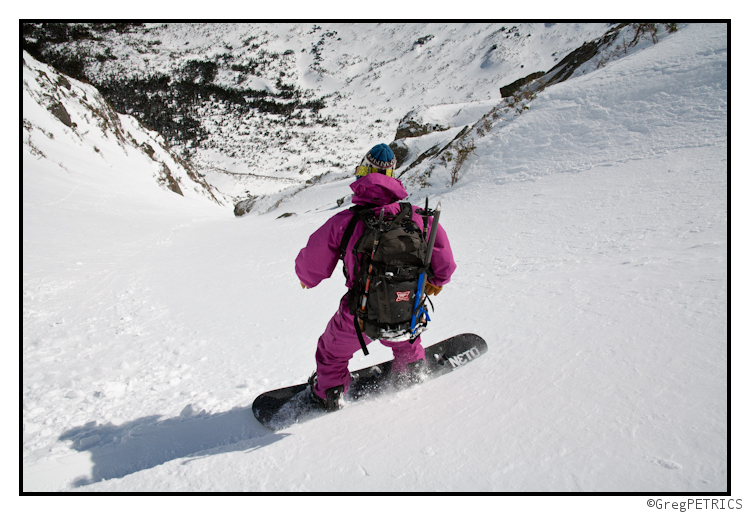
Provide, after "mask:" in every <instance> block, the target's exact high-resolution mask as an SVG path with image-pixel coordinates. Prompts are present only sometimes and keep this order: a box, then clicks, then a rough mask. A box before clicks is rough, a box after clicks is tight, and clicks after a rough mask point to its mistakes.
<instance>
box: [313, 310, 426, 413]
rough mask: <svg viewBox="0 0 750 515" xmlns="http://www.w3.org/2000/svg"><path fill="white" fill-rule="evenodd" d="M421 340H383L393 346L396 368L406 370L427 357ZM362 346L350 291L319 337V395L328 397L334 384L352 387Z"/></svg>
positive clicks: (317, 390) (367, 342)
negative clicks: (353, 369) (349, 303)
mask: <svg viewBox="0 0 750 515" xmlns="http://www.w3.org/2000/svg"><path fill="white" fill-rule="evenodd" d="M362 337H363V338H364V339H365V344H369V343H370V339H369V338H368V337H367V335H365V334H363V335H362ZM420 342H421V336H418V337H417V339H416V340H415V341H414V343H413V344H412V343H411V342H410V341H409V340H406V341H403V342H389V341H385V340H380V343H382V344H383V345H385V346H386V347H390V348H391V350H393V371H394V372H403V371H404V370H405V369H406V365H407V363H412V362H413V361H419V360H420V359H424V348H423V347H422V345H421V343H420ZM361 348H362V347H361V346H360V344H359V338H357V332H356V330H355V329H354V315H352V314H351V313H349V308H348V307H347V305H346V295H344V298H343V299H341V303H340V304H339V309H338V311H336V314H335V315H333V318H331V321H330V322H328V327H326V330H325V332H324V333H323V334H322V335H321V336H320V338H319V339H318V350H317V351H316V352H315V362H316V363H317V371H318V384H317V386H316V388H315V393H316V394H317V395H318V396H319V397H321V398H322V399H325V398H326V394H325V391H326V390H327V389H328V388H332V387H334V386H341V385H344V391H346V390H347V389H348V388H349V383H351V380H352V379H351V377H350V375H349V368H348V367H349V360H350V359H352V356H354V353H355V352H357V351H358V350H359V349H361Z"/></svg>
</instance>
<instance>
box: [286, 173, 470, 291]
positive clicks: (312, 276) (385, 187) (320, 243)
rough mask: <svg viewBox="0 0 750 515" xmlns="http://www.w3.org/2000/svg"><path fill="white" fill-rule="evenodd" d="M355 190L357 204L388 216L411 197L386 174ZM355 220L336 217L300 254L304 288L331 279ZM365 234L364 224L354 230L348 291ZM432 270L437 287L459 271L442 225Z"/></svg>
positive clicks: (298, 264)
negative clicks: (356, 248) (359, 242)
mask: <svg viewBox="0 0 750 515" xmlns="http://www.w3.org/2000/svg"><path fill="white" fill-rule="evenodd" d="M351 189H352V191H354V198H353V199H352V202H353V203H354V204H358V205H367V204H374V205H376V206H382V209H385V211H386V213H389V214H395V213H398V212H399V210H400V209H401V208H400V206H399V205H398V202H399V201H400V200H403V199H405V198H406V197H407V193H406V190H405V189H404V186H403V185H402V184H401V181H399V180H398V179H394V178H392V177H388V176H386V175H382V174H375V173H373V174H370V175H366V176H365V177H362V178H361V179H359V180H358V181H354V182H353V183H352V185H351ZM379 213H380V209H377V208H376V210H375V214H379ZM352 216H354V213H352V212H351V211H350V210H348V209H346V210H344V211H341V212H339V213H336V214H335V215H333V216H332V217H331V218H329V219H328V221H327V222H326V223H324V224H323V226H322V227H320V229H318V230H317V231H315V232H314V233H313V234H312V235H311V236H310V239H309V240H308V242H307V246H306V247H305V248H303V249H302V250H300V252H299V255H297V259H296V261H295V270H296V272H297V277H299V280H300V281H301V282H302V284H304V285H305V286H307V287H308V288H313V287H315V286H317V285H318V284H319V283H320V281H322V280H323V279H327V278H329V277H331V274H332V273H333V271H334V269H335V268H336V263H337V262H338V259H339V245H340V244H341V238H342V236H343V235H344V231H345V230H346V226H347V225H348V224H349V221H350V220H351V219H352ZM412 218H413V219H414V222H415V223H416V224H417V226H418V227H419V228H420V229H423V228H424V223H423V221H422V217H421V216H419V215H418V214H416V213H413V214H412ZM428 230H432V218H430V219H429V221H428ZM363 232H364V223H363V222H359V223H358V224H357V226H356V227H355V228H354V232H353V233H352V237H351V239H350V240H349V244H348V245H347V248H346V256H345V257H344V264H345V265H346V269H347V270H349V271H350V276H349V277H347V279H346V286H347V288H351V287H352V284H353V282H354V279H353V277H352V276H351V275H353V271H354V270H355V269H356V268H355V263H354V260H355V255H354V254H353V253H352V249H353V248H354V245H355V244H356V243H357V240H359V238H360V236H362V233H363ZM431 268H432V271H433V272H434V273H435V276H434V277H433V278H432V279H430V282H431V283H432V284H434V285H435V286H443V285H445V284H447V283H448V281H450V278H451V275H453V272H454V271H455V270H456V263H455V262H454V261H453V252H452V251H451V247H450V243H449V242H448V235H447V234H446V233H445V230H443V228H442V227H441V226H440V224H438V232H437V235H436V237H435V246H434V247H433V251H432V261H431Z"/></svg>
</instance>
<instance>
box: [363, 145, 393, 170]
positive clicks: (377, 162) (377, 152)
mask: <svg viewBox="0 0 750 515" xmlns="http://www.w3.org/2000/svg"><path fill="white" fill-rule="evenodd" d="M362 166H372V167H373V168H380V169H382V170H385V169H388V168H391V169H393V168H396V156H394V155H393V150H391V149H390V147H389V146H388V145H386V144H385V143H379V144H377V145H375V146H374V147H372V148H371V149H370V151H369V152H368V153H367V154H366V155H365V157H364V159H363V160H362Z"/></svg>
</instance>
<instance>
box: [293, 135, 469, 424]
mask: <svg viewBox="0 0 750 515" xmlns="http://www.w3.org/2000/svg"><path fill="white" fill-rule="evenodd" d="M395 167H396V158H395V156H394V155H393V151H391V149H390V148H389V147H388V145H386V144H383V143H381V144H378V145H375V146H374V147H373V148H372V149H371V150H370V151H369V152H368V153H367V154H366V155H365V157H364V158H363V159H362V161H361V163H360V166H358V167H357V169H356V176H357V178H356V180H355V181H354V182H353V183H352V184H351V186H350V187H351V189H352V191H353V192H354V196H353V198H352V203H353V204H355V205H358V206H372V207H373V211H374V213H375V214H376V215H379V214H380V211H382V210H385V212H386V213H387V214H389V215H394V214H396V213H399V212H400V209H401V206H400V204H399V201H400V200H403V199H405V198H406V197H407V193H406V189H405V188H404V186H403V185H402V184H401V181H399V180H398V179H396V178H394V169H395ZM353 216H355V214H354V212H353V211H352V210H348V209H347V210H344V211H341V212H339V213H337V214H335V215H334V216H332V217H331V218H330V219H328V221H327V222H326V223H325V224H323V226H322V227H320V228H319V229H318V230H317V231H315V232H314V233H313V234H312V235H311V236H310V239H309V240H308V242H307V246H306V247H305V248H303V249H302V250H301V251H300V252H299V255H298V256H297V259H296V261H295V265H296V267H295V268H296V272H297V276H298V277H299V280H300V283H301V284H302V288H305V289H307V288H314V287H315V286H317V285H318V284H319V283H320V282H321V281H322V280H323V279H327V278H329V277H330V276H331V274H332V273H333V271H334V269H335V267H336V263H337V262H338V259H339V258H340V249H339V245H340V244H341V241H342V237H343V236H344V232H345V231H346V228H347V226H348V225H349V222H350V221H351V220H352V217H353ZM412 219H413V221H414V223H415V224H416V225H417V226H418V227H419V228H420V229H423V228H424V219H423V218H422V216H420V215H419V214H418V213H417V210H416V209H412ZM427 220H428V227H427V230H428V233H429V231H432V230H433V228H432V227H431V225H432V219H429V218H428V219H427ZM364 231H365V226H364V222H363V221H361V220H360V221H359V222H357V223H356V225H354V231H353V232H352V233H351V237H350V239H349V242H348V244H347V247H346V253H345V255H344V258H343V259H344V273H345V274H346V286H347V288H349V289H351V288H352V287H353V284H354V280H355V278H354V273H355V272H354V271H355V270H356V269H357V265H358V264H360V263H361V260H362V256H361V255H357V254H355V253H353V252H352V249H353V248H354V246H355V244H356V242H357V240H358V239H359V238H360V236H362V234H363V232H364ZM357 259H359V263H357V262H355V260H357ZM430 269H431V274H429V275H428V277H429V279H428V281H427V282H426V284H425V293H426V294H428V295H437V294H438V293H440V291H441V290H442V288H443V286H444V285H445V284H447V283H448V281H450V278H451V275H452V274H453V272H454V271H455V269H456V263H455V262H454V261H453V252H452V251H451V248H450V244H449V242H448V236H447V235H446V233H445V231H444V230H443V228H442V227H441V226H440V225H439V224H438V227H437V232H436V238H435V242H434V247H433V250H432V259H431V263H430ZM348 295H349V293H347V294H346V295H344V297H343V298H342V299H341V302H340V304H339V308H338V310H337V311H336V313H335V314H334V315H333V318H331V320H330V322H328V326H327V327H326V330H325V332H324V333H323V334H322V335H321V336H320V338H319V339H318V347H317V351H316V353H315V361H316V372H315V373H314V374H313V375H312V376H311V378H310V386H311V390H312V396H313V399H314V400H315V401H316V402H318V403H319V404H320V405H321V406H322V407H323V409H325V410H326V411H333V410H336V409H339V408H340V407H341V397H342V396H343V394H344V393H345V392H346V390H347V389H348V387H349V384H350V383H351V376H350V374H349V369H348V365H349V360H350V359H351V358H352V357H353V356H354V353H355V352H356V351H357V350H358V349H360V345H361V343H360V342H361V340H360V337H363V338H364V344H365V345H366V344H368V343H370V341H371V340H370V338H368V337H367V336H366V335H362V334H361V333H360V335H359V336H358V334H357V332H358V331H357V330H356V329H355V315H354V313H353V312H352V311H351V309H350V307H349V305H348V302H347V296H348ZM399 340H400V341H393V340H388V339H381V340H380V342H381V343H382V344H383V345H386V346H388V347H390V348H391V349H392V351H393V358H394V360H393V372H394V373H395V374H397V376H400V377H403V378H407V379H411V380H414V379H416V377H417V376H418V373H419V369H420V368H421V367H420V365H423V364H424V357H425V353H424V348H423V347H422V345H421V336H416V338H410V337H408V336H407V337H406V338H405V339H404V338H403V337H402V338H399ZM362 348H363V349H364V346H363V347H362Z"/></svg>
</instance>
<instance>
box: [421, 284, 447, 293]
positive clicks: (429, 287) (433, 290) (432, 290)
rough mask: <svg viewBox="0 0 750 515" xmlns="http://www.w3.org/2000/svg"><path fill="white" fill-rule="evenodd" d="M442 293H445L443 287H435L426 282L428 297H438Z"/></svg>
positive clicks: (425, 289) (425, 290)
mask: <svg viewBox="0 0 750 515" xmlns="http://www.w3.org/2000/svg"><path fill="white" fill-rule="evenodd" d="M441 291H443V287H442V286H435V285H434V284H430V283H428V282H426V283H425V285H424V292H425V293H426V294H427V295H437V294H438V293H440V292H441Z"/></svg>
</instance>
